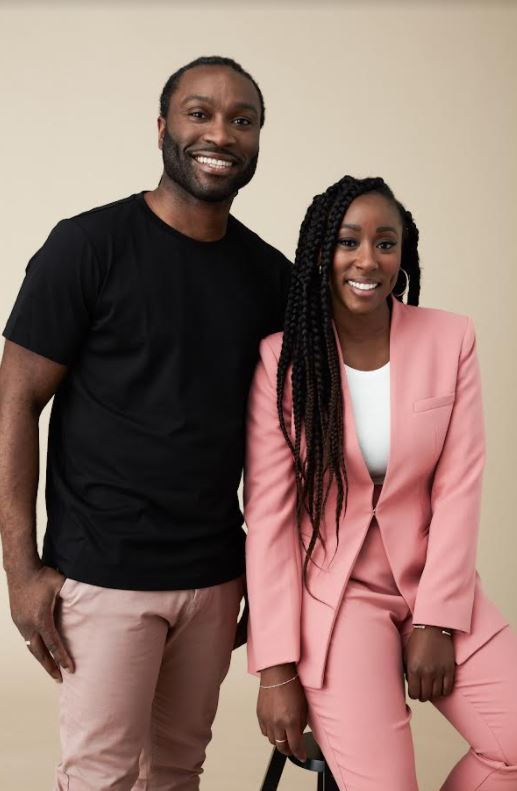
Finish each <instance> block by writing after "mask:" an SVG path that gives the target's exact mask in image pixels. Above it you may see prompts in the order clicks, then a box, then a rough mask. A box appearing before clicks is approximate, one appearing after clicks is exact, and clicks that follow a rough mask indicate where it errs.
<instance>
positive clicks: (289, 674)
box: [260, 662, 297, 686]
mask: <svg viewBox="0 0 517 791" xmlns="http://www.w3.org/2000/svg"><path fill="white" fill-rule="evenodd" d="M296 675H297V670H296V664H295V662H286V663H285V664H283V665H274V666H272V667H266V668H264V670H261V672H260V685H261V686H270V685H273V684H282V683H284V682H286V681H287V680H288V679H290V678H293V676H296Z"/></svg>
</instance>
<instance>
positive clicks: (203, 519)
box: [4, 193, 290, 590]
mask: <svg viewBox="0 0 517 791" xmlns="http://www.w3.org/2000/svg"><path fill="white" fill-rule="evenodd" d="M289 273H290V265H289V262H288V261H287V259H286V258H285V257H284V256H283V255H282V254H281V253H280V252H279V251H278V250H275V249H274V248H273V247H271V246H270V245H268V244H266V243H265V242H264V241H262V240H261V239H260V238H259V237H258V236H257V235H256V234H255V233H253V232H252V231H250V230H249V229H247V228H246V227H245V226H244V225H242V223H240V222H239V221H238V220H236V219H235V218H233V217H230V219H229V223H228V230H227V233H226V235H225V236H224V238H223V239H221V240H219V241H216V242H199V241H195V240H193V239H191V238H190V237H187V236H184V235H183V234H181V233H179V232H178V231H176V230H174V229H173V228H171V227H170V226H168V225H167V224H166V223H164V222H163V221H162V220H160V219H159V218H158V217H157V216H156V215H155V214H154V213H153V212H152V211H151V210H150V208H149V207H148V206H147V204H146V202H145V200H144V197H143V193H141V194H137V195H132V196H131V197H129V198H126V199H124V200H120V201H117V202H115V203H112V204H110V205H108V206H103V207H100V208H96V209H93V210H91V211H88V212H85V213H83V214H79V215H78V216H76V217H73V218H71V219H67V220H63V221H62V222H60V223H58V225H57V226H56V227H55V228H54V230H53V231H52V233H51V234H50V236H49V238H48V240H47V241H46V242H45V244H44V246H43V247H42V248H41V250H39V252H38V253H36V255H35V256H34V257H33V258H32V259H31V261H30V262H29V265H28V267H27V274H26V277H25V280H24V282H23V285H22V288H21V290H20V293H19V295H18V298H17V301H16V304H15V306H14V309H13V311H12V313H11V316H10V318H9V320H8V322H7V326H6V328H5V330H4V335H5V337H6V338H8V339H9V340H11V341H14V342H15V343H17V344H19V345H20V346H24V347H26V348H27V349H30V350H31V351H33V352H36V353H37V354H40V355H43V356H44V357H47V358H49V359H51V360H55V361H56V362H59V363H62V364H64V365H66V366H69V368H68V372H67V375H66V377H65V379H64V380H63V382H62V384H61V385H60V387H59V389H58V391H57V393H56V395H55V397H54V402H53V406H52V414H51V419H50V429H49V441H48V458H47V488H46V500H47V515H48V523H47V530H46V535H45V541H44V548H43V560H44V562H45V563H46V564H48V565H51V566H53V567H55V568H58V569H59V570H60V571H61V572H62V573H63V574H64V575H65V576H67V577H71V578H72V579H76V580H80V581H82V582H87V583H90V584H92V585H100V586H103V587H111V588H125V589H133V590H176V589H186V588H197V587H207V586H209V585H216V584H219V583H222V582H225V581H228V580H230V579H234V578H235V577H237V576H239V575H240V574H241V573H242V572H243V570H244V556H243V555H244V553H243V545H244V532H243V530H242V514H241V512H240V509H239V504H238V499H237V489H238V485H239V480H240V476H241V469H242V464H243V451H244V425H245V420H244V419H245V408H246V399H247V394H248V389H249V385H250V382H251V377H252V374H253V370H254V366H255V363H256V360H257V355H258V345H259V341H260V339H261V338H263V337H264V336H265V335H267V334H269V333H271V332H276V331H277V330H279V329H281V327H282V321H283V312H284V309H285V302H286V298H287V288H288V281H289Z"/></svg>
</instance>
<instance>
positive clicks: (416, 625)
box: [413, 623, 452, 637]
mask: <svg viewBox="0 0 517 791" xmlns="http://www.w3.org/2000/svg"><path fill="white" fill-rule="evenodd" d="M413 629H427V624H425V623H414V624H413ZM440 631H441V633H442V634H446V635H447V637H452V632H450V631H449V630H448V629H440Z"/></svg>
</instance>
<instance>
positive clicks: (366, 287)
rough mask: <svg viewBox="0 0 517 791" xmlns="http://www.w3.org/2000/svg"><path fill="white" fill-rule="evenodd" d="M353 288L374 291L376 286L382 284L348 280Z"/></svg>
mask: <svg viewBox="0 0 517 791" xmlns="http://www.w3.org/2000/svg"><path fill="white" fill-rule="evenodd" d="M346 282H347V283H349V284H350V285H351V286H353V288H358V289H359V291H373V289H374V288H377V286H379V285H380V283H358V282H357V281H356V280H347V281H346Z"/></svg>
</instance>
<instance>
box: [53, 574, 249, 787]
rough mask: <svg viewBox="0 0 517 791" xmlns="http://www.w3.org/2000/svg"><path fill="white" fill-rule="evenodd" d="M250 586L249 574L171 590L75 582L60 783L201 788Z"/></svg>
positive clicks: (65, 606) (68, 599)
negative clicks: (246, 577) (245, 582)
mask: <svg viewBox="0 0 517 791" xmlns="http://www.w3.org/2000/svg"><path fill="white" fill-rule="evenodd" d="M241 594H242V581H241V580H233V581H232V582H228V583H225V584H223V585H216V586H214V587H211V588H201V589H199V590H191V591H171V592H154V591H152V592H149V591H126V590H113V589H108V588H99V587H96V586H93V585H86V584H84V583H81V582H76V581H74V580H66V582H65V585H64V587H63V590H62V591H61V599H62V602H61V612H60V626H61V630H62V633H63V635H64V638H65V641H66V643H67V645H68V647H69V650H70V652H71V655H72V657H73V658H74V661H75V663H76V671H75V673H73V674H67V673H65V674H64V681H63V684H62V686H61V689H60V728H61V745H62V760H61V763H60V765H59V767H58V773H57V785H56V791H108V789H109V791H130V789H134V791H197V789H198V788H199V775H200V773H201V772H202V765H203V760H204V757H205V748H206V745H207V744H208V742H209V741H210V738H211V726H212V721H213V719H214V716H215V712H216V708H217V702H218V696H219V686H220V684H221V682H222V681H223V679H224V677H225V675H226V673H227V671H228V667H229V662H230V656H231V649H232V645H233V640H234V635H235V625H236V621H237V615H238V610H239V602H240V598H241Z"/></svg>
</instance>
